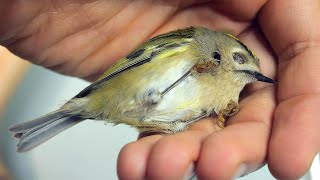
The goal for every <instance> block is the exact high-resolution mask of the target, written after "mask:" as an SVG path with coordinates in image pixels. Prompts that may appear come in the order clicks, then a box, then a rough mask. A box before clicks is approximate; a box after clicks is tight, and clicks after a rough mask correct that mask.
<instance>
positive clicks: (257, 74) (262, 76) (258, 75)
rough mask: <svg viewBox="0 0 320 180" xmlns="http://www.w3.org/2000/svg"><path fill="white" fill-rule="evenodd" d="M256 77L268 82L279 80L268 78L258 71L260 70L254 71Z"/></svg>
mask: <svg viewBox="0 0 320 180" xmlns="http://www.w3.org/2000/svg"><path fill="white" fill-rule="evenodd" d="M253 77H254V78H256V79H257V80H258V81H262V82H266V83H273V84H277V82H276V81H275V80H273V79H271V78H268V77H266V76H264V75H263V74H261V73H258V72H254V75H253Z"/></svg>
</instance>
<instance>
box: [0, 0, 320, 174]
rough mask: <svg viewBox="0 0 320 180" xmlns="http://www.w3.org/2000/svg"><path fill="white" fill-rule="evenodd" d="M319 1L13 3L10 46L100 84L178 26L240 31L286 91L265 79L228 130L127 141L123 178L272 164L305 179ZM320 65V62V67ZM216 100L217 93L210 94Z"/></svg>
mask: <svg viewBox="0 0 320 180" xmlns="http://www.w3.org/2000/svg"><path fill="white" fill-rule="evenodd" d="M319 3H320V2H319V1H318V0H297V1H277V0H270V1H266V0H259V1H256V0H244V1H241V2H240V1H237V0H229V1H218V0H212V1H209V0H202V1H195V0H194V1H193V0H188V1H179V0H174V1H138V0H137V1H125V0H121V1H116V0H114V1H102V0H101V1H75V0H74V1H35V0H33V1H4V2H1V3H0V23H1V26H0V43H1V44H2V45H4V46H6V47H7V48H8V49H9V50H10V51H12V52H13V53H15V54H17V55H19V56H21V57H23V58H26V59H28V60H30V61H31V62H33V63H36V64H39V65H42V66H44V67H47V68H49V69H52V70H54V71H57V72H60V73H63V74H67V75H73V76H77V77H80V78H84V79H88V80H94V79H95V78H97V77H98V76H99V75H101V74H102V72H103V71H105V70H106V69H107V68H108V67H109V66H110V64H112V63H113V62H115V61H116V60H118V59H120V58H121V57H123V56H125V55H126V54H127V53H129V52H130V51H131V50H133V49H134V48H135V47H137V45H139V44H140V43H142V42H143V41H145V40H147V39H148V38H150V37H152V36H155V35H157V34H159V33H164V32H167V31H170V30H173V29H177V28H182V27H188V26H204V27H208V28H211V29H215V30H225V31H229V32H232V33H233V34H235V35H237V36H238V37H239V38H240V39H241V40H242V41H243V42H244V43H245V44H247V45H248V46H249V47H250V49H252V50H253V51H254V52H255V53H256V54H257V56H258V57H259V58H260V60H261V68H262V72H263V73H264V74H265V75H266V76H269V77H273V78H275V77H278V82H279V83H278V86H277V87H274V86H270V85H267V84H263V83H255V84H253V85H250V86H248V88H247V89H246V92H245V93H243V94H242V96H241V98H242V101H241V103H240V106H241V110H240V112H239V113H238V114H236V115H235V116H233V117H231V118H230V119H229V120H228V124H227V127H226V128H225V129H223V130H219V129H218V128H217V126H216V125H215V120H213V119H212V118H206V119H203V120H201V121H199V122H197V123H195V124H194V125H193V126H192V127H190V128H189V129H188V131H186V132H182V133H178V134H175V135H154V136H148V137H144V138H141V139H139V140H137V141H136V142H132V143H130V144H128V145H126V146H125V147H124V148H123V149H122V151H121V152H120V155H119V159H118V175H119V177H120V178H121V179H143V178H152V179H160V178H162V179H179V178H180V179H181V178H182V177H184V175H185V174H186V172H188V171H190V170H191V171H192V170H194V171H195V172H196V173H197V175H198V177H199V178H200V179H207V178H208V179H230V178H233V177H235V176H236V175H237V176H238V175H242V174H246V173H249V172H251V171H253V170H255V169H256V168H258V167H260V166H261V165H263V164H264V163H265V162H267V163H268V166H269V169H270V170H271V172H272V173H273V175H274V176H276V177H277V178H281V179H292V178H297V177H299V176H301V175H303V174H304V173H305V172H306V171H307V170H308V167H309V166H310V164H311V162H312V159H313V157H314V156H315V155H316V153H317V152H318V151H319V146H320V140H319V138H320V132H319V131H317V130H318V128H319V127H320V121H318V120H317V115H318V114H317V109H318V104H319V103H320V95H319V90H320V72H319V71H320V68H319V67H320V64H319V63H320V61H318V60H317V55H320V51H319V42H320V41H319V40H320V31H318V30H319V29H320V27H319V26H320V25H319V23H320V22H319V16H320V15H319V13H320V4H319ZM318 64H319V65H318ZM208 98H209V97H208Z"/></svg>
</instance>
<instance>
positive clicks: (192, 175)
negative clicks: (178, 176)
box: [183, 163, 197, 180]
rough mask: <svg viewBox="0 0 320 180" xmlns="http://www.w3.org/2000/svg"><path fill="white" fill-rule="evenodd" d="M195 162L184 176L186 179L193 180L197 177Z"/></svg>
mask: <svg viewBox="0 0 320 180" xmlns="http://www.w3.org/2000/svg"><path fill="white" fill-rule="evenodd" d="M194 167H195V166H194V163H191V164H190V165H189V167H188V169H187V171H186V173H185V175H184V177H183V179H184V180H192V179H195V178H196V177H197V176H196V172H195V171H194Z"/></svg>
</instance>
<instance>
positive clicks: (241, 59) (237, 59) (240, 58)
mask: <svg viewBox="0 0 320 180" xmlns="http://www.w3.org/2000/svg"><path fill="white" fill-rule="evenodd" d="M233 60H234V61H235V62H237V63H238V64H244V63H245V58H244V57H243V55H242V54H240V53H234V54H233Z"/></svg>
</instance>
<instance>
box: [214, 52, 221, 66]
mask: <svg viewBox="0 0 320 180" xmlns="http://www.w3.org/2000/svg"><path fill="white" fill-rule="evenodd" d="M212 57H213V58H214V59H215V60H216V61H217V62H218V63H219V64H220V61H221V55H220V52H219V51H215V52H213V53H212Z"/></svg>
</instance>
